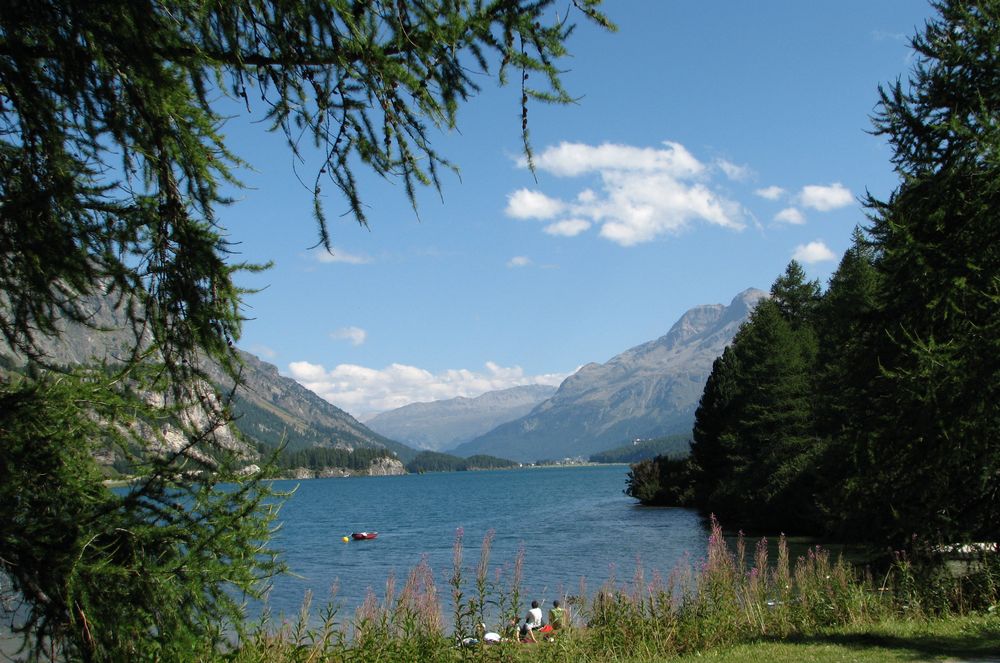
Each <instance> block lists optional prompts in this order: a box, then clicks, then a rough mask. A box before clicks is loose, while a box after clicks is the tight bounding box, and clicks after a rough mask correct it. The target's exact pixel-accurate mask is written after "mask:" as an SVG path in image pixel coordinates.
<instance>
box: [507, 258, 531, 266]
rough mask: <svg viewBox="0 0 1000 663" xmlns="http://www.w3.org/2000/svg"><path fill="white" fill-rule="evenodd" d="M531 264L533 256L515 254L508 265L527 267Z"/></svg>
mask: <svg viewBox="0 0 1000 663" xmlns="http://www.w3.org/2000/svg"><path fill="white" fill-rule="evenodd" d="M530 264H531V258H529V257H528V256H514V257H513V258H511V259H510V260H508V261H507V266H508V267H527V266H528V265H530Z"/></svg>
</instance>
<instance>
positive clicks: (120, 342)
mask: <svg viewBox="0 0 1000 663" xmlns="http://www.w3.org/2000/svg"><path fill="white" fill-rule="evenodd" d="M80 304H81V306H83V307H84V309H85V310H86V311H87V312H88V313H89V314H90V315H89V316H88V319H89V321H90V323H91V325H92V326H93V328H92V327H87V326H84V325H80V324H75V323H69V322H65V321H63V322H61V323H60V324H59V327H60V329H61V330H62V333H61V335H60V336H59V337H58V338H55V337H47V338H43V339H42V340H41V343H40V345H41V347H42V350H43V351H44V353H45V355H46V356H47V357H48V359H49V361H50V362H52V363H54V364H56V365H62V366H73V365H77V364H82V363H86V362H90V361H101V360H106V361H108V362H109V363H112V364H114V363H116V362H117V361H120V359H119V358H121V357H125V356H127V348H129V347H131V346H132V345H133V342H132V339H133V338H134V336H133V335H132V334H131V333H130V332H129V331H128V330H127V329H126V326H125V324H124V322H123V321H124V317H123V315H122V314H121V312H120V311H118V310H116V309H115V308H114V305H113V303H112V301H111V299H110V298H107V297H100V296H93V297H87V298H81V299H80ZM239 354H240V357H241V359H242V360H243V365H244V367H243V373H242V378H243V383H244V384H243V386H242V387H241V388H240V389H239V390H238V391H237V393H236V396H235V398H234V411H235V412H236V414H237V416H238V419H237V420H236V422H235V426H236V428H238V429H239V430H240V431H241V432H242V433H243V434H244V435H245V436H246V437H248V438H250V439H251V440H253V441H255V442H261V443H264V444H265V445H269V446H277V445H278V444H279V443H282V442H284V443H285V445H286V449H287V450H288V451H298V450H301V449H306V448H310V447H329V448H339V449H345V450H352V449H358V448H363V449H381V448H384V449H388V450H389V451H391V452H393V453H395V454H396V456H397V457H398V458H399V460H400V461H402V462H403V463H405V462H408V461H410V460H412V459H413V458H414V457H415V456H416V455H417V452H416V450H415V449H412V448H410V447H407V446H405V445H403V444H400V443H398V442H394V441H393V440H390V439H388V438H386V437H384V436H382V435H379V434H378V433H376V432H374V431H372V430H370V429H369V428H368V427H366V426H365V425H364V424H362V423H361V422H359V421H358V420H356V419H355V418H354V417H352V416H351V415H349V414H348V413H346V412H344V411H343V410H341V409H340V408H338V407H336V406H334V405H331V404H330V403H328V402H326V401H325V400H323V399H322V398H320V397H319V396H317V395H316V394H314V393H313V392H311V391H309V390H308V389H306V388H305V387H303V386H302V385H300V384H299V383H298V382H296V381H295V380H292V379H291V378H286V377H283V376H282V375H280V374H279V373H278V369H277V368H276V367H275V366H273V365H271V364H269V363H267V362H265V361H262V360H261V359H259V358H258V357H256V356H254V355H252V354H250V353H248V352H243V351H239ZM25 363H26V360H25V359H24V357H21V356H19V355H18V354H17V353H15V352H14V351H13V350H12V349H11V348H10V347H9V346H7V345H6V344H5V343H3V341H2V340H0V375H2V372H3V371H4V370H11V371H14V372H17V371H20V370H22V369H23V366H24V365H25ZM204 368H205V370H206V372H207V374H208V376H209V378H210V379H211V381H212V382H214V383H215V384H216V385H218V386H221V387H222V391H223V392H224V393H226V392H228V391H229V389H230V384H231V382H230V380H229V379H228V378H227V377H226V376H225V374H224V372H223V371H222V370H221V369H220V368H219V367H218V366H215V365H212V364H207V363H206V364H205V365H204ZM178 435H179V434H178ZM168 437H170V436H168ZM173 437H176V438H178V440H179V439H180V438H179V437H178V436H177V435H174V436H173ZM179 443H180V442H179V441H178V444H179ZM233 444H235V441H234V442H233ZM399 469H402V466H401V465H400V468H399Z"/></svg>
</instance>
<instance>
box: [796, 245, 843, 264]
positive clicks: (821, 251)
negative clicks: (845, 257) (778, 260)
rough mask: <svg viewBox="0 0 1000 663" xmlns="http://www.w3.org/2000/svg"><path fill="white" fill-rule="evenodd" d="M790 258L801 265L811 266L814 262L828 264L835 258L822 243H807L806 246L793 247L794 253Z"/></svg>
mask: <svg viewBox="0 0 1000 663" xmlns="http://www.w3.org/2000/svg"><path fill="white" fill-rule="evenodd" d="M792 257H793V258H795V259H796V260H798V261H799V262H801V263H804V264H806V265H811V264H812V263H816V262H829V261H830V260H836V258H837V256H836V255H834V253H833V251H831V250H830V249H829V248H828V247H827V246H826V244H824V243H823V242H818V241H817V242H809V243H808V244H800V245H799V246H797V247H795V251H793V252H792Z"/></svg>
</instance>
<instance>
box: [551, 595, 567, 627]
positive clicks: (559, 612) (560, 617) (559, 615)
mask: <svg viewBox="0 0 1000 663" xmlns="http://www.w3.org/2000/svg"><path fill="white" fill-rule="evenodd" d="M549 625H550V626H551V627H552V630H554V631H559V630H561V629H563V628H566V611H565V610H564V609H563V608H561V607H559V599H556V600H555V601H553V602H552V609H551V610H549Z"/></svg>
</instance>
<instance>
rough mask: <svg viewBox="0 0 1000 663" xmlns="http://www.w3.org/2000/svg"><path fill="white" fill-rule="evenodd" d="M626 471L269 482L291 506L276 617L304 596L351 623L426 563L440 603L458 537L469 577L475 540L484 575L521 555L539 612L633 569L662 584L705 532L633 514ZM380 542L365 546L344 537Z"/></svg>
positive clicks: (646, 511)
mask: <svg viewBox="0 0 1000 663" xmlns="http://www.w3.org/2000/svg"><path fill="white" fill-rule="evenodd" d="M627 473H628V468H627V466H622V465H616V466H595V467H566V468H538V469H534V468H533V469H521V470H502V471H493V472H454V473H430V474H422V475H406V476H398V477H355V478H348V479H313V480H309V481H301V482H294V481H287V482H284V481H282V482H277V487H279V488H282V489H286V490H287V489H291V488H294V487H296V486H297V489H296V491H295V494H294V495H293V496H292V497H291V498H290V499H288V501H287V502H286V503H285V505H284V506H283V507H282V510H281V514H280V522H281V530H280V531H279V532H278V534H277V536H276V537H275V539H274V540H273V544H274V546H275V547H276V548H278V549H280V550H282V551H283V554H284V559H285V561H286V562H287V564H288V566H289V567H290V570H291V571H292V573H293V574H295V576H285V577H281V578H278V579H277V580H276V581H275V583H274V588H273V589H272V591H271V593H270V597H269V604H270V607H271V610H272V612H273V613H275V614H279V613H283V614H285V615H291V614H293V613H296V612H297V611H298V609H299V607H300V605H301V603H302V600H303V597H304V595H305V593H306V591H307V590H309V591H311V592H312V594H313V597H314V605H315V604H316V603H323V602H326V601H327V600H328V599H329V598H330V597H331V594H330V590H331V588H332V587H333V586H334V585H336V586H337V588H338V589H337V593H336V601H337V602H338V603H340V604H341V605H342V607H343V610H344V611H345V612H342V613H341V614H345V613H346V614H353V611H354V609H355V608H356V607H357V606H358V605H360V603H361V602H362V601H363V600H364V598H365V595H366V594H367V591H368V588H369V587H371V588H372V589H373V590H374V591H375V593H376V595H377V596H379V597H380V598H381V597H382V596H383V594H384V588H385V583H386V579H387V578H388V577H389V576H390V575H395V577H396V578H397V586H401V585H402V583H403V582H404V581H405V578H406V575H407V574H408V573H409V571H410V569H412V568H413V567H415V566H416V565H417V564H418V563H420V561H421V560H422V559H424V558H426V560H427V562H428V564H429V565H430V567H431V569H432V570H433V572H434V581H435V584H436V585H437V588H438V592H439V594H440V595H441V596H442V597H447V596H448V594H449V586H448V584H447V583H448V579H449V578H450V577H451V574H452V569H453V564H452V555H453V545H454V543H455V537H456V532H457V531H458V530H459V529H460V528H461V530H462V531H463V533H464V538H463V541H464V552H465V554H464V560H465V566H466V567H468V569H469V571H468V572H467V577H470V578H471V576H472V575H473V573H474V569H475V566H476V564H477V562H478V560H479V551H480V547H481V544H482V541H483V537H484V536H485V535H486V533H487V532H488V531H490V530H492V531H493V532H494V536H495V538H494V542H493V549H492V554H491V555H490V560H491V562H490V574H491V577H492V576H493V575H494V574H495V572H496V570H497V568H500V569H501V573H502V574H503V575H504V577H505V578H509V576H510V573H511V568H512V566H513V564H514V560H515V559H516V556H517V553H518V550H519V548H520V547H521V546H522V545H523V548H524V569H523V583H522V586H523V588H524V592H523V596H524V597H525V598H526V599H527V600H529V601H530V600H531V599H533V598H537V599H538V600H539V601H542V602H543V604H547V603H550V602H551V600H552V599H554V598H559V597H560V596H563V595H568V594H578V593H579V592H580V587H581V580H583V582H584V583H585V587H586V589H587V591H588V592H591V593H592V592H593V591H595V590H596V589H597V588H598V587H599V586H600V585H601V584H603V583H604V582H606V581H607V580H608V579H609V578H610V577H612V576H614V577H616V578H618V579H619V580H629V579H631V577H632V576H633V574H634V573H635V571H636V568H637V565H638V564H641V566H642V568H643V570H644V571H645V573H646V577H647V578H648V577H649V574H650V573H651V572H653V571H654V570H655V571H659V572H660V573H661V574H662V575H663V576H664V577H666V576H667V575H668V574H669V573H670V571H671V570H672V569H673V568H674V566H675V565H676V564H677V563H678V562H679V561H681V560H682V559H684V558H685V556H690V557H691V558H694V559H697V558H700V557H702V556H703V555H704V552H705V548H706V544H707V540H708V532H707V529H706V525H705V523H704V521H703V520H702V519H701V518H700V517H699V516H698V515H697V514H696V513H695V512H693V511H689V510H685V509H659V508H648V507H641V506H638V504H637V503H636V502H635V500H633V499H632V498H630V497H627V496H626V495H624V494H623V493H622V490H623V489H624V487H625V479H626V475H627ZM359 530H376V531H378V532H379V535H378V538H377V539H375V540H372V541H353V540H352V541H350V542H349V543H344V542H343V541H342V537H343V536H345V535H349V534H350V533H351V532H353V531H359Z"/></svg>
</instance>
